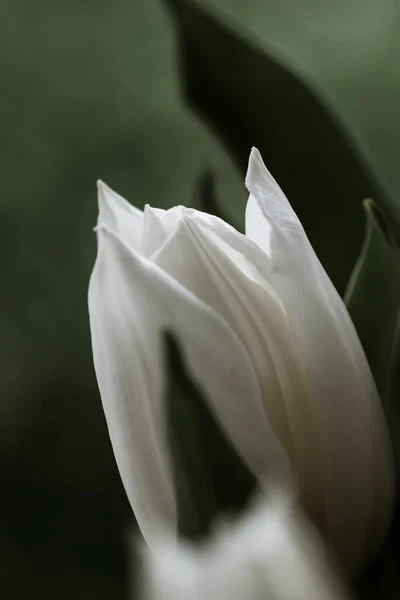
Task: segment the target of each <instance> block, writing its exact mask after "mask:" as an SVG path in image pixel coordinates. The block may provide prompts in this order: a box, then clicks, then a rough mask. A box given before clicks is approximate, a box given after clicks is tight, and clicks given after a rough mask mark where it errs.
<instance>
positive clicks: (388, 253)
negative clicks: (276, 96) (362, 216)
mask: <svg viewBox="0 0 400 600" xmlns="http://www.w3.org/2000/svg"><path fill="white" fill-rule="evenodd" d="M364 208H365V212H366V217H367V226H366V234H365V240H364V245H363V247H362V250H361V253H360V256H359V259H358V261H357V263H356V266H355V268H354V271H353V273H352V275H351V278H350V281H349V284H348V287H347V290H346V294H345V302H346V305H347V308H348V310H349V313H350V315H351V317H352V319H353V322H354V324H355V327H356V329H357V332H358V335H359V337H360V340H361V343H362V345H363V347H364V350H365V352H366V355H367V358H368V361H369V364H370V367H371V370H372V372H373V375H374V377H375V381H376V383H377V386H378V389H379V392H380V396H381V400H382V404H383V407H384V410H385V413H386V417H387V422H388V425H389V430H390V434H391V438H392V442H393V448H394V454H395V461H396V465H397V468H399V466H400V413H399V391H400V388H399V383H400V381H399V375H400V336H399V332H400V328H399V316H400V312H399V307H400V256H399V253H398V249H397V246H396V243H395V241H394V239H393V235H392V232H391V230H390V228H389V226H388V223H387V220H386V217H385V215H384V214H383V212H382V211H381V210H379V209H378V208H377V206H376V205H375V204H374V203H373V202H372V200H366V201H365V202H364ZM399 534H400V512H399V510H398V507H397V508H396V514H395V519H394V522H393V525H392V528H391V531H390V533H389V536H388V538H387V540H386V541H385V543H384V546H383V548H382V549H381V552H380V553H379V554H378V556H377V557H376V559H375V560H374V562H373V563H372V564H371V565H370V566H369V568H368V569H367V571H366V572H365V573H363V574H362V576H361V577H360V578H359V580H358V582H357V586H356V589H357V592H358V597H359V598H360V599H362V600H369V599H375V598H385V599H390V600H391V599H393V600H394V599H395V598H398V597H399V591H400V577H399V574H398V570H397V567H396V565H397V564H398V559H399V539H400V538H399Z"/></svg>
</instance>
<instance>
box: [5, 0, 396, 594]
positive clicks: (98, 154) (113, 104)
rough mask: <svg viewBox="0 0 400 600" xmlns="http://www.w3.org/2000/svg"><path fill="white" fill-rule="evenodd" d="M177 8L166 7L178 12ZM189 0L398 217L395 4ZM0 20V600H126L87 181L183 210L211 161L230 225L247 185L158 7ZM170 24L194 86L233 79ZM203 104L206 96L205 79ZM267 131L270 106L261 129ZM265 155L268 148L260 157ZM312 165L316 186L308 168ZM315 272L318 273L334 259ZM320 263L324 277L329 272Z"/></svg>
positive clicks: (104, 6)
mask: <svg viewBox="0 0 400 600" xmlns="http://www.w3.org/2000/svg"><path fill="white" fill-rule="evenodd" d="M171 4H174V3H173V2H171ZM176 4H177V5H178V9H177V10H178V11H179V10H180V8H179V5H180V4H185V2H177V3H176ZM194 4H196V3H194ZM200 4H201V5H202V6H204V7H206V8H211V9H212V11H215V10H216V11H217V12H216V13H215V12H214V13H213V14H215V15H216V19H217V20H218V21H220V22H221V23H224V24H228V27H229V28H231V29H232V30H234V31H236V32H238V33H239V34H240V35H242V36H245V39H246V40H249V41H250V43H251V44H253V45H254V47H256V48H258V51H259V52H261V54H265V56H266V57H273V61H274V62H275V63H278V64H279V65H280V66H281V67H282V69H283V72H284V73H286V72H287V73H288V74H289V75H290V77H292V76H293V75H294V76H295V77H296V78H298V79H299V81H300V82H304V83H305V84H306V85H307V89H309V90H310V98H314V100H313V102H316V101H317V102H318V103H321V105H322V106H325V107H327V108H328V109H329V111H330V113H332V114H333V115H334V116H335V117H336V118H337V121H338V123H339V124H340V125H341V127H342V128H343V130H345V131H346V132H347V134H346V135H347V138H348V139H349V141H350V145H351V146H352V147H354V149H355V155H359V156H360V157H361V163H362V164H363V165H364V167H363V169H364V170H366V172H367V173H368V177H369V178H370V179H371V181H373V182H376V186H377V189H379V193H381V194H382V197H384V198H385V202H387V204H388V205H389V206H395V205H396V198H398V197H399V196H400V169H399V166H398V163H399V157H400V127H399V123H400V119H399V114H398V107H399V105H400V80H399V72H400V69H399V67H400V5H399V4H398V3H397V2H396V1H395V0H347V1H345V0H337V1H336V2H331V1H329V0H302V2H298V1H297V0H264V1H261V0H257V1H256V0H247V1H246V2H242V1H241V0H213V1H212V0H207V1H203V2H202V3H200V2H198V3H197V6H198V5H200ZM175 8H176V7H175ZM0 23H1V25H0V31H1V34H0V35H1V38H0V42H1V55H0V65H1V66H0V71H1V82H2V85H1V94H0V118H1V129H0V132H1V134H0V140H1V141H0V173H1V203H0V243H1V253H0V264H1V281H2V290H1V297H0V298H1V299H0V309H1V337H0V386H1V388H0V389H1V403H0V432H1V437H0V444H1V451H0V482H1V484H0V485H1V493H0V593H1V594H2V597H3V598H5V599H10V600H11V599H19V598H23V597H26V596H27V595H28V594H29V595H31V596H32V595H33V597H41V598H44V599H46V598H60V599H64V598H71V597H74V598H75V599H81V598H82V599H83V598H85V599H86V598H91V597H96V598H111V597H112V598H124V597H126V595H127V571H128V560H127V554H126V551H125V548H126V540H127V536H128V533H129V531H130V529H131V527H132V525H133V518H132V515H131V512H130V508H129V506H128V503H127V500H126V498H125V494H124V491H123V487H122V484H121V483H120V479H119V475H118V472H117V469H116V466H115V464H114V459H113V455H112V450H111V445H110V442H109V439H108V435H107V430H106V425H105V420H104V417H103V413H102V408H101V402H100V399H99V396H98V392H97V386H96V381H95V377H94V372H93V366H92V358H91V347H90V336H89V328H88V315H87V307H86V292H87V285H88V279H89V276H90V272H91V268H92V265H93V261H94V258H95V253H96V242H95V236H94V234H93V233H92V228H93V226H94V225H95V222H96V216H97V204H96V202H97V200H96V185H95V184H96V179H98V178H101V179H103V180H104V181H106V182H107V183H108V184H109V185H110V186H111V187H113V188H114V189H116V191H118V192H119V193H120V194H122V195H124V196H125V197H126V198H128V199H129V200H130V201H131V202H132V203H133V204H135V205H136V206H138V207H143V206H144V204H145V203H149V204H152V205H154V206H159V207H168V206H172V205H174V204H187V205H188V204H197V205H198V202H199V200H198V196H199V194H198V188H199V181H200V178H201V175H202V173H203V172H204V169H205V168H207V169H209V170H211V172H212V173H213V174H214V177H215V193H216V195H217V198H218V201H219V208H220V209H221V210H222V212H223V214H224V215H225V216H226V217H227V218H229V220H231V221H232V222H234V223H237V224H238V225H242V224H243V210H244V206H245V201H246V192H245V189H244V186H243V179H244V172H243V169H242V170H240V169H237V165H238V164H240V162H239V163H238V161H236V164H235V158H236V157H235V156H234V152H232V154H231V155H229V153H228V151H227V150H228V149H231V147H230V146H229V143H228V144H227V145H226V146H225V147H223V146H222V144H221V142H220V141H219V140H218V139H217V137H216V136H215V135H214V133H213V131H212V129H211V128H210V127H208V126H207V125H206V124H205V122H203V121H202V120H200V118H199V117H198V116H196V114H195V113H194V112H192V111H191V110H190V109H189V108H188V106H187V105H186V104H185V102H184V101H183V99H182V96H181V87H180V83H179V81H180V80H179V76H178V63H177V55H178V52H177V48H178V45H177V40H178V37H177V35H176V29H175V28H174V25H173V23H174V21H173V20H172V19H171V15H170V12H169V9H168V7H167V6H166V3H165V2H162V1H161V0H146V1H145V2H143V1H139V0H129V1H128V0H115V2H114V3H111V2H105V1H104V0H96V1H94V0H85V1H84V0H80V1H77V0H69V1H68V2H67V1H66V0H59V1H58V2H50V1H49V0H37V1H36V2H35V3H32V2H30V1H29V0H13V2H11V0H8V1H7V0H5V1H4V2H2V3H1V5H0ZM185 23H186V25H187V33H186V34H185V35H186V37H187V38H188V39H189V46H190V45H191V44H192V46H195V47H196V52H197V53H199V55H200V56H201V53H202V52H203V50H202V49H204V53H205V54H204V56H205V57H206V59H205V64H206V67H207V66H209V71H210V73H211V72H212V66H213V65H214V64H219V63H218V60H221V61H222V62H221V65H220V67H219V68H221V69H222V68H223V71H224V77H225V76H226V79H227V80H228V79H229V76H230V74H232V75H233V74H234V73H237V72H238V71H237V69H238V63H237V62H235V61H232V62H230V61H229V55H228V54H226V55H225V54H224V53H223V51H222V50H221V51H219V50H218V48H220V46H219V45H218V44H219V41H218V43H217V42H216V44H215V45H214V46H213V45H212V44H211V42H210V44H209V43H208V42H209V41H210V40H211V37H209V36H211V34H210V32H209V31H208V29H207V27H206V28H205V29H204V28H203V29H201V31H202V32H203V33H196V31H197V32H198V31H200V29H198V30H197V29H196V16H193V15H192V14H189V16H188V17H187V19H186V21H185ZM192 35H193V38H191V36H192ZM199 36H200V37H199ZM199 40H200V41H199ZM200 42H201V43H200ZM202 44H203V45H202ZM207 48H208V49H209V50H208V54H206V49H207ZM210 48H211V50H212V49H213V48H215V49H216V50H215V54H214V55H213V54H212V52H211V51H210ZM188 56H189V58H190V56H193V52H192V54H190V52H189V53H188ZM214 58H215V63H214ZM197 60H198V59H197ZM188 64H189V67H190V68H191V69H194V64H192V63H191V62H190V60H189V62H188ZM268 64H269V63H268V61H267V63H266V67H265V68H267V67H268ZM242 66H243V65H242ZM204 73H205V74H206V75H207V73H208V69H207V68H205V69H204V65H203V75H204ZM221 73H222V72H221ZM194 75H195V74H194ZM224 77H221V81H225V80H224ZM266 77H267V73H266ZM251 81H252V85H253V87H252V88H251V89H250V87H249V86H247V85H246V83H247V80H246V79H243V86H242V89H241V90H240V94H241V95H240V102H241V103H242V105H243V106H244V107H245V108H246V106H250V98H253V99H254V98H256V97H257V94H258V86H259V88H260V94H261V88H263V92H262V93H263V94H265V98H268V97H269V96H268V95H269V93H270V95H271V97H272V96H274V94H275V98H276V89H274V81H275V79H274V78H272V79H269V80H268V86H269V87H268V89H267V88H266V87H265V85H264V87H263V80H262V79H261V80H255V79H254V78H253V80H251ZM284 81H286V79H284ZM202 85H203V84H202ZM249 85H250V84H249ZM215 89H216V88H215ZM211 91H212V90H211V89H210V93H211ZM214 91H215V90H214ZM200 92H202V93H203V92H204V94H205V95H207V93H208V91H207V86H206V83H204V86H203V87H202V88H201V89H200ZM278 92H279V93H278V96H277V98H278V101H275V104H274V111H276V110H277V106H278V107H279V106H280V104H281V105H282V110H283V109H284V110H285V111H286V112H287V113H288V112H293V113H294V114H296V102H295V97H294V96H292V95H291V94H287V95H285V96H284V97H282V99H281V98H280V96H279V94H280V88H279V90H278ZM217 93H218V94H220V92H219V91H218V92H217ZM197 95H198V96H199V91H198V90H197ZM200 96H201V94H200ZM219 97H220V98H221V97H222V96H221V95H220V96H219ZM260 97H261V95H260ZM262 98H264V96H262ZM307 98H308V96H307ZM315 99H317V100H315ZM310 102H311V104H310V106H313V104H312V101H311V100H310ZM200 104H201V103H200ZM240 106H241V105H240V104H239V105H238V103H237V102H236V104H235V102H234V101H232V104H231V103H229V102H227V103H226V111H227V113H230V115H231V117H232V119H231V121H230V124H229V127H231V128H232V127H234V125H232V123H235V119H236V118H237V122H238V123H239V126H240V114H238V117H236V114H237V113H236V112H235V111H238V110H239V111H240ZM264 106H265V122H263V124H261V125H260V126H261V127H265V126H266V124H267V125H268V119H271V114H272V113H271V112H270V110H269V105H268V102H267V101H265V102H264V100H263V103H262V104H261V107H260V106H258V110H260V108H263V107H264ZM203 109H204V106H203ZM285 114H286V113H285ZM257 118H260V117H257ZM276 118H277V117H275V113H274V123H277V122H278V121H276ZM285 122H286V121H285ZM303 125H304V126H305V129H304V130H303V131H302V135H303V136H304V139H303V138H302V140H303V141H304V142H307V137H308V135H310V136H313V135H314V136H315V134H316V133H318V131H317V132H316V131H315V128H316V126H315V124H314V123H312V122H310V123H309V126H308V124H307V121H305V122H304V123H303ZM268 126H269V125H268ZM307 128H308V133H307ZM339 129H340V127H339ZM305 131H306V133H305ZM321 131H322V130H321ZM326 131H330V130H326ZM323 132H325V129H324V130H323ZM277 135H278V137H279V132H278V134H277V133H276V132H275V137H276V136H277ZM347 138H346V139H347ZM249 141H250V140H249ZM281 142H282V144H284V145H285V147H286V148H289V150H290V149H291V148H292V149H293V152H292V153H291V155H290V156H291V158H290V160H291V164H295V163H296V160H297V158H296V157H298V161H299V162H298V167H299V172H303V170H304V169H303V163H302V160H304V156H302V153H301V152H299V151H298V150H297V147H298V146H297V145H298V144H299V138H298V131H297V130H296V128H293V135H291V131H290V130H288V128H286V130H285V132H284V136H282V140H281ZM250 143H254V144H257V143H258V141H257V140H254V142H250ZM335 143H336V142H335ZM246 144H247V139H246ZM305 145H306V144H305ZM318 148H319V160H320V163H321V164H322V163H323V165H324V167H323V168H324V173H325V170H326V172H327V173H328V175H329V177H330V178H331V179H334V178H335V177H336V175H337V178H338V179H342V180H343V184H344V185H346V177H347V175H346V173H345V171H344V170H343V168H342V166H341V167H340V168H337V165H336V164H335V162H334V161H333V160H332V155H331V140H330V138H327V137H322V139H319V144H318ZM260 149H261V151H263V148H260ZM248 150H250V148H248ZM264 150H265V151H266V152H271V154H272V155H274V148H273V147H270V148H264ZM275 156H278V158H277V159H275V161H281V164H276V166H275V164H274V166H275V170H274V173H276V170H277V171H278V172H279V173H282V176H281V177H283V178H284V179H285V177H287V180H286V179H285V181H281V179H280V178H279V177H278V175H277V177H278V179H279V181H281V183H282V184H283V187H284V189H287V188H286V187H285V182H286V181H287V183H286V185H287V186H289V187H290V185H293V186H296V178H295V177H292V178H291V174H290V172H289V173H288V172H287V167H286V162H285V161H284V157H285V153H282V151H280V153H278V154H276V155H275ZM310 156H311V155H310ZM268 164H269V162H268V161H267V165H268ZM295 166H296V165H295ZM285 167H286V171H285ZM316 168H318V169H319V168H320V166H319V165H318V166H317V167H316ZM271 169H272V166H271ZM308 170H309V171H310V173H311V175H310V176H312V170H313V164H311V165H310V164H309V165H308ZM318 172H319V173H321V171H318ZM285 173H286V175H285ZM317 175H318V174H317ZM328 175H326V176H327V177H328ZM344 175H346V176H344ZM324 177H325V174H324ZM317 178H318V177H317ZM323 181H324V179H322V183H323ZM303 184H304V185H306V184H307V181H306V180H305V181H304V182H303ZM303 184H302V185H303ZM327 185H330V183H328V184H327ZM374 186H375V183H373V186H372V187H373V189H375V188H374ZM361 187H362V186H361ZM362 199H363V198H362V197H360V198H358V197H357V198H355V199H354V201H355V202H357V207H358V208H357V211H359V215H358V212H357V219H359V221H360V224H361V225H360V227H361V229H360V232H361V233H360V234H359V235H358V234H357V235H358V237H357V236H356V238H355V239H356V242H357V244H356V246H357V247H356V248H355V247H354V248H351V249H350V250H349V257H353V255H354V252H356V253H358V251H359V247H360V242H361V240H362V231H363V227H364V223H363V217H362V208H361V206H362V205H361V201H362ZM303 202H304V199H303ZM310 207H311V208H312V211H313V213H314V215H315V214H316V215H317V216H318V215H319V214H321V213H323V212H324V210H325V208H324V198H323V197H322V198H321V197H314V196H312V194H311V195H310V203H309V204H308V208H307V210H310ZM296 209H297V208H296ZM339 217H340V222H341V223H342V228H341V229H340V231H339V230H338V228H337V223H336V222H335V223H334V224H333V225H332V228H331V229H332V230H331V231H330V232H328V234H329V233H330V235H331V237H333V238H336V239H337V240H338V245H339V240H341V239H342V238H345V237H346V236H347V234H348V231H349V228H350V225H349V223H348V222H347V219H346V214H342V213H340V214H339ZM306 220H307V219H306ZM310 222H311V221H310ZM351 223H353V221H351ZM328 226H329V223H328V225H326V227H328ZM325 233H326V232H325ZM325 233H324V237H326V236H325ZM350 235H351V234H350ZM360 236H361V237H360ZM316 239H317V237H316ZM321 243H323V241H321ZM326 260H327V265H328V264H331V263H332V269H334V268H335V264H334V261H333V259H332V257H330V256H328V255H327V259H326ZM335 260H336V263H338V264H339V266H340V265H341V259H338V258H336V259H335ZM329 261H331V263H330V262H329ZM350 267H352V265H349V266H348V267H346V269H347V270H346V269H345V270H344V271H345V274H346V277H347V276H348V268H350ZM327 268H328V267H327ZM328 270H329V269H328ZM338 273H339V271H338ZM332 276H333V275H332ZM340 276H341V274H340V273H339V274H338V282H339V283H337V285H338V287H340V285H341V284H342V283H343V282H342V280H341V279H340ZM343 277H344V275H343Z"/></svg>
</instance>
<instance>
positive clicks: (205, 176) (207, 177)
mask: <svg viewBox="0 0 400 600" xmlns="http://www.w3.org/2000/svg"><path fill="white" fill-rule="evenodd" d="M196 192H197V193H196V196H197V202H196V205H198V207H199V209H200V210H202V211H203V212H206V213H208V214H210V215H214V216H215V217H218V218H219V219H222V220H223V221H225V222H226V223H229V224H230V225H232V227H234V228H235V229H236V230H237V231H240V232H241V233H244V228H243V226H241V225H239V224H238V223H233V222H232V220H231V219H230V218H229V217H228V216H227V215H226V214H225V212H224V211H223V210H222V209H221V207H220V206H219V204H218V198H217V193H216V183H215V175H214V173H213V172H212V171H211V170H210V169H208V168H206V169H204V170H203V171H202V172H201V173H200V176H199V179H198V183H197V190H196ZM243 217H244V214H243ZM243 220H244V219H243Z"/></svg>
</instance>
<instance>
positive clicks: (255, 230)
mask: <svg viewBox="0 0 400 600" xmlns="http://www.w3.org/2000/svg"><path fill="white" fill-rule="evenodd" d="M246 186H247V188H248V190H249V192H250V198H249V201H248V205H247V209H246V235H247V236H248V237H249V238H250V239H251V240H253V241H254V242H256V243H257V244H258V245H259V246H260V248H262V249H263V250H264V251H265V252H266V253H268V254H269V256H270V260H271V271H272V283H273V285H274V287H275V289H276V290H277V293H278V294H279V296H280V297H281V299H282V301H283V302H284V304H285V306H286V309H287V314H288V315H289V318H290V322H291V327H292V329H293V332H294V335H295V337H296V340H297V342H298V345H299V351H300V353H301V355H302V357H303V359H304V362H305V366H306V370H307V375H308V380H309V383H310V387H311V392H312V396H311V401H312V403H313V411H314V413H315V415H316V418H317V422H318V424H319V428H320V431H321V432H322V442H323V446H322V448H321V453H322V456H321V459H322V460H323V462H324V468H323V472H324V487H325V494H326V505H327V519H328V532H329V535H330V536H331V539H332V540H333V542H334V544H335V547H336V548H337V549H338V551H339V554H340V557H341V559H342V560H343V562H344V564H346V565H349V566H350V568H352V569H353V570H357V569H358V568H359V566H360V565H361V564H362V563H363V562H364V561H365V560H367V559H368V558H369V557H370V556H371V553H373V552H374V551H375V550H376V547H377V545H378V544H379V543H380V541H381V539H382V537H383V536H384V534H385V528H386V526H387V523H388V520H389V519H390V516H391V507H392V502H393V475H392V459H391V452H390V445H389V442H388V436H387V431H386V426H385V422H384V417H383V413H382V409H381V406H380V403H379V398H378V395H377V392H376V388H375V384H374V382H373V379H372V375H371V372H370V369H369V367H368V364H367V361H366V358H365V355H364V352H363V350H362V348H361V344H360V342H359V339H358V337H357V334H356V332H355V329H354V326H353V324H352V322H351V320H350V317H349V315H348V313H347V311H346V308H345V306H344V304H343V302H342V300H341V299H340V297H339V295H338V294H337V292H336V290H335V288H334V286H333V284H332V283H331V281H330V279H329V277H328V276H327V274H326V272H325V271H324V269H323V267H322V265H321V263H320V262H319V260H318V258H317V256H316V255H315V253H314V251H313V249H312V247H311V245H310V243H309V241H308V239H307V236H306V234H305V232H304V229H303V227H302V226H301V224H300V222H299V219H298V218H297V216H296V214H295V213H294V211H293V209H292V208H291V206H290V204H289V202H288V200H287V199H286V197H285V196H284V194H283V192H282V190H281V189H280V188H279V186H278V184H277V183H276V181H275V180H274V179H273V177H272V176H271V175H270V173H269V172H268V171H267V169H266V167H265V165H264V163H263V161H262V158H261V156H260V154H259V152H258V151H257V150H256V149H253V150H252V153H251V156H250V161H249V168H248V173H247V177H246ZM321 200H323V199H321ZM338 243H340V240H338ZM378 497H379V501H378Z"/></svg>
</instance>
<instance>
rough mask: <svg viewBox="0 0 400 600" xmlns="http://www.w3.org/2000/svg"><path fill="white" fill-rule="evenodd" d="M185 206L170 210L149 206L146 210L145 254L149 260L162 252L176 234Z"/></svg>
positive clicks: (144, 229) (144, 226)
mask: <svg viewBox="0 0 400 600" xmlns="http://www.w3.org/2000/svg"><path fill="white" fill-rule="evenodd" d="M184 210H185V208H184V207H183V206H174V207H173V208H170V209H169V210H163V209H162V208H153V207H151V206H149V205H148V204H147V205H146V206H145V209H144V221H143V253H144V255H145V256H146V257H147V258H150V257H151V256H152V255H153V254H155V253H156V252H157V251H159V250H160V248H161V247H162V246H163V245H164V244H165V243H166V242H167V240H168V239H169V237H170V236H171V235H173V233H174V232H175V230H176V228H177V226H178V223H179V220H180V217H181V216H182V212H183V211H184Z"/></svg>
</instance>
